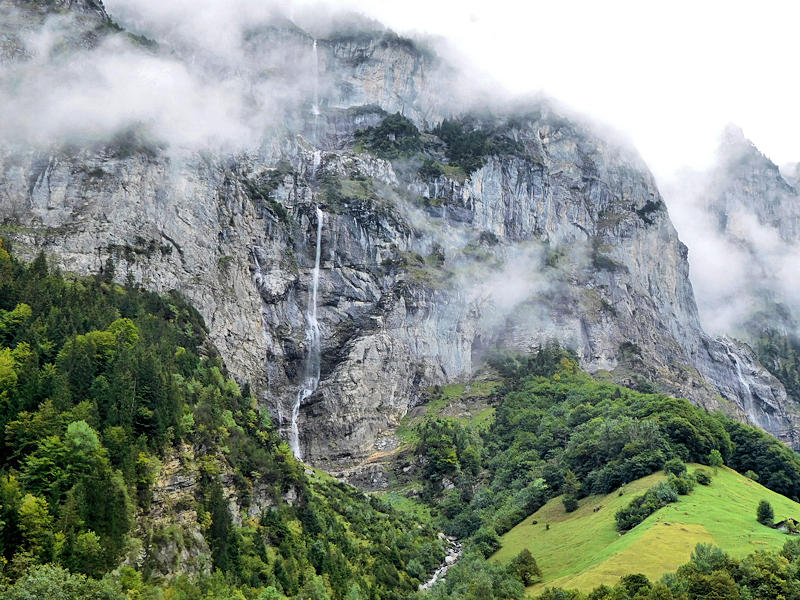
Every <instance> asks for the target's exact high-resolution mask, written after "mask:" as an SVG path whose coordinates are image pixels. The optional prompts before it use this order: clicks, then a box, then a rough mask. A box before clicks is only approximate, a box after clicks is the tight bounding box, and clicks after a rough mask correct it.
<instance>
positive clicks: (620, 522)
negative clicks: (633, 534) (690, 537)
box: [614, 481, 678, 532]
mask: <svg viewBox="0 0 800 600" xmlns="http://www.w3.org/2000/svg"><path fill="white" fill-rule="evenodd" d="M677 501H678V492H677V491H676V490H675V488H674V487H673V486H672V485H670V484H668V483H665V482H663V481H662V482H660V483H658V484H656V485H655V486H653V487H652V488H650V489H649V490H647V492H645V493H644V494H642V495H641V496H638V497H636V498H634V499H633V500H631V502H630V504H628V506H626V507H625V508H623V509H621V510H619V511H617V513H616V514H615V515H614V518H615V519H616V521H617V529H618V530H619V531H622V532H625V531H628V530H630V529H633V528H634V527H636V526H637V525H638V524H639V523H641V522H642V521H644V520H645V519H646V518H647V517H649V516H650V515H652V514H653V513H654V512H656V511H657V510H658V509H659V508H662V507H664V506H666V505H667V504H671V503H673V502H677Z"/></svg>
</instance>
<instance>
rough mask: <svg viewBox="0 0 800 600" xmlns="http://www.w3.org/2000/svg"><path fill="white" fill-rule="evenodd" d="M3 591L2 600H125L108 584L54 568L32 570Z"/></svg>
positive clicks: (50, 566) (41, 567) (44, 566)
mask: <svg viewBox="0 0 800 600" xmlns="http://www.w3.org/2000/svg"><path fill="white" fill-rule="evenodd" d="M0 591H2V597H3V598H4V599H5V600H42V599H43V598H47V599H48V600H125V595H124V594H123V593H122V592H121V591H120V590H119V589H115V586H113V585H112V584H111V583H110V582H104V581H95V580H93V579H88V578H86V577H85V576H84V575H74V574H72V573H70V572H69V571H67V570H65V569H62V568H61V567H57V566H54V565H42V566H37V567H33V568H32V569H31V570H30V571H29V572H28V573H26V574H25V575H24V576H22V577H21V578H20V579H19V580H18V581H17V582H16V583H14V584H13V585H11V586H9V587H8V588H6V589H5V590H1V589H0Z"/></svg>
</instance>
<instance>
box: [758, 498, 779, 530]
mask: <svg viewBox="0 0 800 600" xmlns="http://www.w3.org/2000/svg"><path fill="white" fill-rule="evenodd" d="M774 518H775V512H774V511H773V510H772V505H771V504H770V503H769V502H767V501H766V500H762V501H761V502H759V503H758V509H757V510H756V519H757V520H758V522H759V523H761V524H762V525H769V526H771V525H772V520H773V519H774Z"/></svg>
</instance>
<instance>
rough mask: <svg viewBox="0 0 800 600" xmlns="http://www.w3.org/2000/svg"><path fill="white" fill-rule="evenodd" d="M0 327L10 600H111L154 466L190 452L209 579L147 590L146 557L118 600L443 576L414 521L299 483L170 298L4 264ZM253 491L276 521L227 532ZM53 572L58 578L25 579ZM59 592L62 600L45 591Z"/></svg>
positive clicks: (308, 592)
mask: <svg viewBox="0 0 800 600" xmlns="http://www.w3.org/2000/svg"><path fill="white" fill-rule="evenodd" d="M3 252H5V251H3ZM6 257H7V258H6ZM22 306H26V307H29V308H28V309H24V308H22V309H21V308H19V307H22ZM0 311H4V312H2V313H0V315H2V316H3V321H2V322H3V324H4V328H3V329H2V331H3V337H1V338H0V402H2V410H0V442H1V443H0V578H2V577H7V578H8V579H9V580H10V581H14V580H17V582H16V583H14V584H13V585H12V586H10V587H9V589H8V590H6V592H7V593H6V595H5V596H3V597H4V598H5V597H9V594H11V595H10V597H13V598H27V597H37V598H38V597H54V598H60V597H70V598H72V597H75V598H84V597H86V598H116V597H118V596H119V594H117V591H118V590H117V591H115V590H116V588H114V589H112V588H108V586H106V584H105V582H106V581H107V580H109V578H111V577H112V576H111V575H109V573H110V572H112V571H115V569H117V567H118V566H119V564H120V560H121V559H122V558H123V555H124V554H125V552H126V551H127V550H129V549H130V548H136V546H137V544H138V543H139V542H136V541H133V540H132V539H131V538H132V536H134V535H136V534H137V533H138V532H137V530H136V529H135V528H134V514H136V513H137V512H138V513H139V514H140V515H144V517H143V518H144V519H145V521H144V525H145V526H146V525H147V524H148V522H147V520H146V515H147V512H148V510H149V505H150V498H151V496H152V487H153V486H154V485H155V483H156V481H157V480H158V477H159V474H160V469H161V465H162V464H163V463H164V460H165V459H166V458H168V457H169V458H172V457H173V456H174V454H175V452H176V448H184V447H185V445H188V446H189V447H191V449H192V454H193V455H194V457H195V459H196V462H197V469H198V472H199V475H198V479H199V490H198V493H197V497H196V498H195V500H196V502H197V505H196V506H197V509H198V510H197V515H198V522H199V525H200V526H201V527H202V529H203V533H204V535H205V538H206V542H207V543H208V545H209V548H210V551H211V559H212V561H213V565H214V568H215V572H214V573H212V574H210V575H207V576H205V575H203V576H197V577H191V578H188V577H181V578H176V579H175V580H173V581H171V582H169V583H161V584H159V583H155V582H153V581H150V580H149V578H148V575H149V573H150V570H151V566H152V565H151V562H150V561H151V560H152V559H151V558H150V555H149V554H148V555H147V557H146V560H145V564H144V568H143V571H142V572H141V573H139V572H137V571H133V570H130V569H129V570H124V569H123V570H120V571H117V572H118V573H119V580H120V582H119V583H120V585H119V586H118V587H124V588H125V591H126V595H127V596H128V598H129V599H131V598H153V599H155V598H161V597H169V598H172V599H175V600H189V599H192V600H194V599H195V598H202V599H207V600H212V599H213V600H217V599H219V600H223V599H225V600H227V599H229V598H245V597H246V598H254V597H256V596H257V595H258V594H259V593H260V592H261V591H263V592H264V593H267V590H270V588H271V589H272V590H273V591H274V592H275V593H276V594H278V595H279V597H289V596H295V595H298V594H299V595H301V596H303V597H313V598H345V597H347V596H348V595H350V596H352V594H354V593H358V594H363V597H381V598H384V599H387V600H388V599H391V598H400V597H401V596H408V595H409V594H411V593H412V592H413V591H414V590H416V589H417V586H418V585H419V584H420V582H421V581H422V580H424V579H426V578H427V577H428V574H429V573H431V572H432V571H433V570H434V569H435V568H436V567H437V566H438V564H439V562H440V561H441V559H442V557H443V555H444V548H443V543H442V542H441V541H440V540H439V539H438V537H437V532H436V530H434V529H433V527H431V526H430V525H428V524H426V523H419V522H418V521H417V519H416V517H417V515H409V514H405V513H402V512H400V511H397V510H395V509H394V508H393V507H392V506H390V505H388V504H386V503H384V502H382V501H380V500H379V499H377V498H368V497H366V496H365V495H364V494H363V493H362V492H360V491H358V490H355V489H353V488H351V487H348V486H346V485H343V484H340V483H338V482H335V481H333V480H331V479H329V478H326V477H322V476H316V475H313V476H309V475H308V474H306V472H305V471H304V469H303V466H302V465H301V464H300V463H298V462H297V461H296V460H295V459H294V457H293V456H292V453H291V451H290V449H289V448H288V446H287V445H286V444H285V442H283V441H282V440H281V439H280V437H279V436H278V434H277V432H276V431H275V430H274V429H273V427H272V423H271V419H270V418H269V415H268V414H267V413H266V412H261V413H260V414H259V409H258V406H257V404H256V401H255V398H253V397H252V396H251V395H250V392H249V386H247V385H245V386H244V391H243V389H242V388H240V387H239V385H237V384H236V382H234V381H232V380H231V379H229V378H228V377H227V376H226V374H225V370H224V367H223V365H222V363H221V361H220V359H219V357H218V356H217V355H216V353H215V352H214V349H213V347H212V346H211V345H210V343H209V342H208V340H207V339H206V330H205V326H204V324H203V322H202V319H201V318H200V316H199V315H198V314H197V313H196V311H194V310H193V309H192V308H191V307H190V306H189V305H188V304H187V303H186V302H185V301H184V300H183V299H182V298H181V297H180V296H179V295H177V294H174V293H173V294H170V295H168V296H166V297H159V296H157V295H155V294H151V293H148V292H145V291H143V290H141V289H138V288H135V287H132V286H127V287H123V286H119V285H116V284H114V283H111V282H110V280H109V278H107V277H105V274H104V276H102V277H96V278H84V279H78V278H71V279H67V278H65V277H64V276H62V275H61V274H60V273H58V272H56V271H51V270H50V269H49V267H48V266H47V262H46V261H45V260H44V258H43V257H39V258H38V259H37V260H36V261H34V262H33V263H32V264H30V265H23V264H21V263H17V262H16V261H14V259H13V258H12V257H10V256H9V255H7V253H6V254H5V255H0ZM12 313H13V314H14V315H16V316H14V317H9V315H11V314H12ZM18 317H19V318H18ZM477 461H478V458H476V456H475V452H472V453H471V454H470V452H465V453H463V456H462V457H461V462H460V463H459V468H460V469H464V470H466V471H467V472H470V473H474V472H475V467H474V464H476V463H477ZM223 476H225V479H224V481H225V482H226V486H230V485H233V487H234V490H233V495H231V492H229V491H227V490H226V489H224V488H223ZM256 480H258V481H256ZM256 483H258V484H259V486H260V488H261V489H262V490H263V489H265V488H266V490H267V491H266V492H265V493H267V495H268V496H270V497H269V498H268V500H269V501H270V502H271V504H272V505H273V508H270V509H267V510H265V511H264V512H262V513H259V514H256V515H255V516H251V517H249V518H248V517H246V516H245V517H244V519H243V521H242V522H241V525H237V524H236V523H237V521H236V520H235V519H234V515H232V514H231V511H230V505H231V502H236V503H237V504H239V505H240V506H242V507H243V508H245V509H246V508H248V507H249V504H250V502H251V501H252V500H251V496H252V493H253V489H254V487H255V485H256ZM290 496H291V497H292V498H293V500H292V503H291V504H289V503H288V502H287V501H286V499H285V498H288V497H290ZM251 514H252V513H251ZM147 535H148V536H149V537H148V539H147V540H143V542H145V543H147V542H148V541H149V542H150V543H152V544H153V546H155V547H158V545H159V544H166V542H167V541H170V542H175V543H176V544H180V543H182V542H181V539H182V530H181V528H180V526H175V527H166V528H161V529H159V530H158V531H155V532H152V534H149V533H148V534H147ZM48 562H50V563H54V564H56V565H57V566H53V567H45V568H42V569H40V568H38V567H37V565H40V564H42V563H48ZM64 569H67V570H64ZM70 573H74V574H76V575H72V574H70ZM77 574H85V575H89V576H91V577H93V578H96V579H101V578H102V580H103V581H102V582H99V581H94V580H92V579H86V578H83V577H80V576H78V575H77ZM23 575H24V577H22V576H23ZM114 577H116V576H114ZM123 579H124V584H123V581H122V580H123ZM0 580H1V579H0ZM48 586H49V587H48ZM59 587H60V588H63V589H65V590H69V593H70V594H72V595H69V596H60V595H58V594H56V593H53V594H48V593H44V592H41V590H45V589H58V588H59ZM112 587H113V586H112ZM31 590H33V591H31ZM98 590H99V591H98ZM109 590H111V591H109ZM359 590H360V591H359ZM269 593H270V594H272V592H269ZM26 594H28V595H27V596H26ZM92 594H94V595H92ZM102 594H106V595H102ZM114 594H117V596H114ZM0 595H2V594H0ZM273 596H274V594H273ZM120 597H123V596H120Z"/></svg>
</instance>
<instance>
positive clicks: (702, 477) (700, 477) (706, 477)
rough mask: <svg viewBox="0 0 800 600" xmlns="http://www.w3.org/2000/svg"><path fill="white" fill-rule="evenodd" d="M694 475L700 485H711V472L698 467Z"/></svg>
mask: <svg viewBox="0 0 800 600" xmlns="http://www.w3.org/2000/svg"><path fill="white" fill-rule="evenodd" d="M693 475H694V478H695V479H696V480H697V483H699V484H700V485H711V473H709V472H708V471H706V470H705V469H696V470H695V472H694V473H693Z"/></svg>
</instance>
